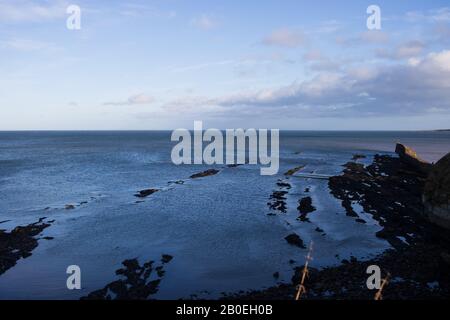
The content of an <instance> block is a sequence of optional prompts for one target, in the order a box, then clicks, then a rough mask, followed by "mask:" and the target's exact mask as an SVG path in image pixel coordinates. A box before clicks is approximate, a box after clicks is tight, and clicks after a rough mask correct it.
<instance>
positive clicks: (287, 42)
mask: <svg viewBox="0 0 450 320" xmlns="http://www.w3.org/2000/svg"><path fill="white" fill-rule="evenodd" d="M262 42H263V43H264V44H265V45H269V46H279V47H286V48H295V47H298V46H300V45H302V44H303V43H304V42H305V35H304V33H303V32H301V31H299V30H290V29H288V28H283V29H279V30H275V31H273V32H272V33H271V34H269V35H268V36H267V37H265V38H264V39H263V41H262Z"/></svg>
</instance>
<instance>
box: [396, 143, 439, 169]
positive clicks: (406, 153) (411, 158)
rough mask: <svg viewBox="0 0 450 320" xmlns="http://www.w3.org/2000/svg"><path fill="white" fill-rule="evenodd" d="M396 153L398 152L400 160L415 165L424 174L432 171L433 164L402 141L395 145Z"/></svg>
mask: <svg viewBox="0 0 450 320" xmlns="http://www.w3.org/2000/svg"><path fill="white" fill-rule="evenodd" d="M395 153H397V154H398V156H399V158H400V160H401V161H402V162H403V163H405V164H407V165H409V166H411V167H413V168H414V169H416V170H418V171H420V172H422V173H424V174H429V173H430V171H431V168H432V164H431V163H429V162H427V161H424V160H422V159H420V158H419V156H418V155H417V153H416V152H415V151H414V150H413V149H411V148H410V147H407V146H405V145H403V144H401V143H397V145H396V146H395Z"/></svg>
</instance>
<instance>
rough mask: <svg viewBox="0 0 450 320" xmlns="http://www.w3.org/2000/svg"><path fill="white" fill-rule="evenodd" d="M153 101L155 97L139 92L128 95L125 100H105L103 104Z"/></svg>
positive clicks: (118, 104) (136, 103) (129, 104)
mask: <svg viewBox="0 0 450 320" xmlns="http://www.w3.org/2000/svg"><path fill="white" fill-rule="evenodd" d="M154 101H155V99H154V98H153V97H151V96H148V95H146V94H143V93H140V94H136V95H132V96H130V97H129V98H128V99H127V100H125V101H113V102H105V103H104V105H106V106H132V105H143V104H150V103H152V102H154Z"/></svg>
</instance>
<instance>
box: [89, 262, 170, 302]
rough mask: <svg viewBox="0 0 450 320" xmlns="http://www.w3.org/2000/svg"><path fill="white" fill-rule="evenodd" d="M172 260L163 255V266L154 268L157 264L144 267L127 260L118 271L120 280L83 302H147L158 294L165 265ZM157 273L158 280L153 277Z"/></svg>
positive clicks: (152, 263) (148, 263)
mask: <svg viewBox="0 0 450 320" xmlns="http://www.w3.org/2000/svg"><path fill="white" fill-rule="evenodd" d="M170 260H172V256H170V255H163V256H162V258H161V262H162V265H159V266H157V267H154V264H155V262H154V261H149V262H146V263H144V264H143V265H142V266H141V265H140V264H139V261H138V260H137V259H130V260H125V261H123V262H122V264H123V266H124V267H123V268H121V269H118V270H117V271H116V275H118V276H121V277H122V278H123V279H119V280H116V281H113V282H111V283H110V284H108V285H106V286H105V287H104V288H103V289H100V290H97V291H94V292H91V293H90V294H89V295H88V296H86V297H83V298H81V299H82V300H147V299H149V298H150V297H151V295H153V294H155V293H157V292H158V289H159V284H160V282H161V279H162V277H163V276H164V274H165V271H164V266H163V265H164V264H166V263H168V262H169V261H170ZM153 271H156V279H154V280H151V279H152V278H155V277H154V276H153Z"/></svg>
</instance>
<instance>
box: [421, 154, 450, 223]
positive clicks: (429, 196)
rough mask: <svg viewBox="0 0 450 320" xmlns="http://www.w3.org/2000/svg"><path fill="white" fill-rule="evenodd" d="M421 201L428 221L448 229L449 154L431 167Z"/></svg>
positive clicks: (449, 215) (449, 196) (449, 210)
mask: <svg viewBox="0 0 450 320" xmlns="http://www.w3.org/2000/svg"><path fill="white" fill-rule="evenodd" d="M422 199H423V203H424V208H425V214H426V216H427V217H428V219H429V220H430V221H431V222H433V223H435V224H436V225H438V226H440V227H443V228H446V229H450V153H448V154H447V155H446V156H444V157H443V158H442V159H441V160H439V161H438V162H437V163H436V164H435V165H434V166H433V168H432V170H431V172H430V174H429V175H428V177H427V180H426V182H425V187H424V192H423V197H422Z"/></svg>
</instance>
